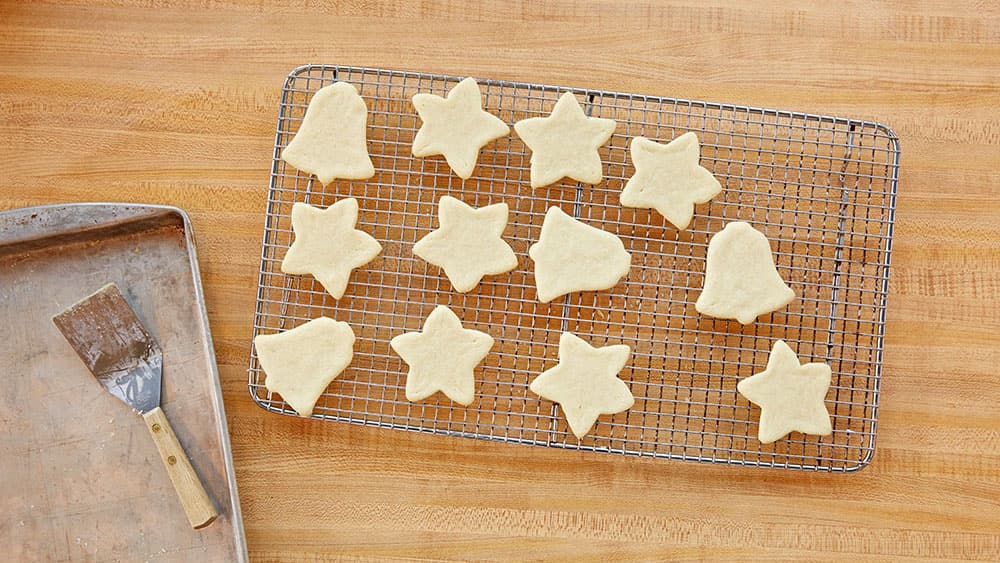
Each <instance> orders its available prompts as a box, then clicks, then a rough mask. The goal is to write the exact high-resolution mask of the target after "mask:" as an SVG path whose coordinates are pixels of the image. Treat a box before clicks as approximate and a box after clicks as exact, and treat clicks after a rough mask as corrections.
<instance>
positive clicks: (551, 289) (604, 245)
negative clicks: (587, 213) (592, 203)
mask: <svg viewBox="0 0 1000 563" xmlns="http://www.w3.org/2000/svg"><path fill="white" fill-rule="evenodd" d="M528 256H529V257H531V259H532V260H533V261H534V262H535V287H536V290H537V294H538V300H539V301H541V302H542V303H548V302H549V301H552V300H553V299H555V298H556V297H559V296H561V295H566V294H567V293H573V292H575V291H591V290H601V289H608V288H611V287H614V286H615V284H617V283H618V281H619V280H621V279H622V278H623V277H625V275H626V274H628V271H629V268H630V267H631V265H632V255H631V254H629V253H628V251H626V250H625V244H624V243H622V241H621V239H620V238H618V237H617V236H615V235H614V234H612V233H609V232H607V231H602V230H601V229H598V228H597V227H592V226H590V225H588V224H586V223H584V222H582V221H579V220H577V219H574V218H573V217H570V216H569V215H567V214H566V212H564V211H563V210H562V209H560V208H559V207H557V206H552V207H550V208H549V210H548V212H547V213H546V214H545V221H543V222H542V233H541V235H539V237H538V242H536V243H535V244H533V245H531V247H530V248H528Z"/></svg>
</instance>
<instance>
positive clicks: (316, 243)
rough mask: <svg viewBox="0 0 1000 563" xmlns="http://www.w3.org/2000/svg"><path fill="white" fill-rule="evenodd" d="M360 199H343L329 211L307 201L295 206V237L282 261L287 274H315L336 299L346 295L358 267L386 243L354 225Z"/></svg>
mask: <svg viewBox="0 0 1000 563" xmlns="http://www.w3.org/2000/svg"><path fill="white" fill-rule="evenodd" d="M357 222H358V200H356V199H354V198H353V197H352V198H347V199H342V200H340V201H338V202H337V203H335V204H333V205H331V206H330V207H329V208H327V209H326V210H320V209H318V208H316V207H313V206H311V205H308V204H305V203H296V204H295V205H293V206H292V231H293V232H294V233H295V240H294V241H293V242H292V246H291V248H289V249H288V252H287V253H285V259H284V260H282V261H281V271H282V272H284V273H286V274H312V276H313V277H315V278H316V279H317V280H318V281H319V283H321V284H323V287H324V288H326V291H327V292H329V294H330V295H332V296H333V297H334V298H335V299H340V298H341V297H343V296H344V290H345V289H347V281H348V279H349V278H350V276H351V271H352V270H354V268H358V267H361V266H364V265H365V264H367V263H369V262H371V261H372V260H373V259H374V258H375V257H376V256H378V254H379V252H382V245H380V244H379V243H378V241H377V240H375V239H374V238H372V236H371V235H369V234H368V233H366V232H364V231H359V230H357V229H355V228H354V225H355V224H356V223H357Z"/></svg>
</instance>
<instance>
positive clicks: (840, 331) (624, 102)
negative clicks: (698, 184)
mask: <svg viewBox="0 0 1000 563" xmlns="http://www.w3.org/2000/svg"><path fill="white" fill-rule="evenodd" d="M460 79H461V77H454V76H442V75H434V74H426V73H415V72H400V71H389V70H380V69H369V68H355V67H345V66H326V65H307V66H303V67H300V68H297V69H295V70H293V71H292V72H291V74H290V75H289V76H288V79H287V81H286V83H285V86H284V88H283V90H282V97H281V108H280V114H279V119H278V128H277V134H276V136H275V146H274V154H273V163H272V173H271V186H270V191H269V194H268V207H267V217H266V223H265V232H264V241H263V249H262V255H261V267H260V285H259V289H258V297H257V309H256V316H255V322H254V332H253V334H254V336H256V335H257V334H262V333H263V334H266V333H274V332H278V331H282V330H286V329H289V328H292V327H294V326H298V325H299V324H301V323H303V322H306V321H308V320H311V319H313V318H316V317H318V316H321V315H326V316H329V317H332V318H335V319H337V320H342V321H346V322H348V323H350V324H351V326H352V327H353V328H354V330H355V332H356V333H357V344H356V345H355V355H354V361H353V363H352V364H351V366H350V367H349V368H348V369H347V370H346V372H345V373H343V374H342V375H341V376H340V377H339V378H338V379H337V380H336V381H334V382H333V383H332V384H331V385H330V386H329V388H328V389H327V390H326V392H325V393H324V394H323V395H322V396H321V397H320V399H319V401H318V402H317V406H316V409H315V412H314V414H313V415H312V416H313V417H314V418H320V419H325V420H338V421H346V422H352V423H357V424H364V425H371V426H379V427H388V428H397V429H405V430H413V431H420V432H430V433H436V434H447V435H453V436H465V437H473V438H481V439H487V440H498V441H503V442H515V443H523V444H534V445H545V446H552V447H560V448H567V449H580V450H591V451H602V452H614V453H620V454H630V455H640V456H652V457H664V458H674V459H684V460H698V461H708V462H721V463H731V464H740V465H754V466H770V467H781V468H795V469H816V470H819V469H823V470H831V471H852V470H856V469H859V468H861V467H863V466H865V465H866V464H867V463H868V462H869V460H870V459H871V456H872V453H873V451H874V446H875V433H876V419H877V411H878V393H879V379H880V374H881V362H882V347H883V340H882V338H883V329H884V316H885V298H886V292H887V280H888V267H889V255H890V248H891V240H892V221H893V210H894V206H895V190H896V180H897V175H898V159H899V147H898V140H897V138H896V136H895V135H894V134H893V133H892V131H891V130H889V129H888V128H886V127H885V126H883V125H880V124H878V123H873V122H868V121H860V120H854V119H843V118H834V117H826V116H819V115H808V114H802V113H794V112H786V111H776V110H768V109H758V108H751V107H745V106H734V105H726V104H715V103H706V102H698V101H688V100H678V99H671V98H662V97H654V96H644V95H636V94H626V93H617V92H605V91H597V90H582V89H568V88H562V87H556V86H545V85H538V84H526V83H517V82H508V81H500V80H480V81H479V83H480V87H481V89H482V91H483V99H484V104H485V107H486V108H487V110H488V111H490V112H491V113H493V114H495V115H498V116H499V117H500V118H501V119H503V120H504V121H506V122H507V123H509V124H513V123H514V122H516V121H518V120H521V119H524V118H528V117H536V116H545V115H547V114H548V113H549V112H550V111H551V109H552V107H553V105H554V104H555V101H556V100H557V99H558V97H559V95H560V94H561V93H562V92H564V91H567V90H569V91H572V92H574V93H575V94H576V96H577V98H578V100H579V101H580V102H581V104H582V105H583V107H584V108H585V110H586V111H587V112H588V113H589V114H591V115H594V116H601V117H610V118H613V119H615V120H617V121H618V128H617V130H616V132H615V134H614V135H613V136H612V138H611V141H610V142H609V143H608V145H606V146H605V147H604V148H602V149H601V156H602V158H603V160H604V164H605V171H606V176H605V180H604V181H603V182H602V183H601V184H599V185H597V186H589V185H581V184H577V183H572V182H568V181H564V182H562V183H559V184H557V185H555V186H550V187H548V188H543V189H537V190H532V189H531V188H530V187H529V184H528V180H529V172H528V167H529V158H530V152H529V150H528V149H527V148H526V147H525V146H524V145H523V143H522V142H521V141H520V140H518V139H517V138H516V136H514V135H513V133H512V135H511V136H508V137H506V138H502V139H500V140H498V141H496V142H495V143H492V144H490V145H488V146H487V147H486V148H485V149H484V150H483V151H482V153H481V155H480V160H479V164H478V166H477V168H476V170H475V175H474V176H473V177H472V178H470V179H469V180H467V181H464V182H463V181H462V180H461V179H459V178H458V177H457V176H455V175H454V174H453V173H452V172H451V171H450V169H449V168H448V166H447V164H446V163H445V162H444V160H443V159H442V158H439V157H433V158H423V159H417V158H413V157H412V156H411V154H410V146H411V142H412V139H413V136H414V135H415V133H416V131H417V129H418V128H419V124H420V122H419V120H418V116H417V115H416V113H415V110H414V109H413V107H412V105H411V104H410V98H411V97H412V95H413V94H415V93H417V92H431V93H435V94H439V95H445V94H446V93H447V92H448V90H449V89H450V88H451V87H453V86H454V85H455V84H457V82H458V81H459V80H460ZM337 80H341V81H346V82H349V83H351V84H353V85H355V86H356V87H358V89H359V90H360V92H361V94H362V96H363V97H364V99H365V102H366V104H367V106H368V109H369V123H368V143H369V150H370V152H371V155H372V159H373V161H374V164H375V167H376V170H377V172H376V175H375V176H374V177H373V178H371V179H370V180H367V181H359V182H347V181H337V182H335V183H332V184H330V185H328V186H326V187H325V188H323V187H322V186H321V185H320V184H319V183H318V182H314V181H313V180H312V179H310V178H309V177H307V176H306V175H305V174H302V173H299V172H298V171H296V170H295V169H293V168H291V167H288V166H286V165H285V163H284V162H282V161H281V160H280V159H279V154H280V151H281V149H282V148H283V147H284V146H285V145H287V144H288V142H289V141H290V140H291V138H292V136H293V135H294V133H295V131H296V130H297V128H298V125H299V123H300V122H301V120H302V117H303V114H304V112H305V108H306V106H307V105H308V103H309V100H310V97H311V96H312V94H313V93H314V92H315V91H316V90H318V89H319V88H321V87H322V86H325V85H328V84H331V83H333V82H334V81H337ZM686 131H695V132H697V133H698V135H699V138H700V139H701V143H702V153H701V163H702V165H703V166H705V167H707V168H708V169H709V170H711V171H712V172H713V174H715V176H716V177H717V178H718V179H719V180H720V181H721V182H722V184H723V186H724V190H723V192H722V193H721V194H720V195H719V196H717V197H716V198H715V199H714V200H712V202H710V203H709V204H706V205H701V206H698V207H697V209H696V215H695V218H694V220H693V221H692V223H691V225H690V227H689V228H688V229H687V230H685V231H683V232H678V231H677V230H676V229H674V228H673V227H671V226H670V225H669V224H668V223H666V222H665V220H664V219H663V218H662V217H660V216H659V215H658V214H657V213H655V212H653V211H650V210H636V209H627V208H623V207H621V205H620V204H619V200H618V195H619V193H620V191H621V188H622V187H623V185H624V182H625V181H626V180H627V179H628V177H629V176H631V174H632V172H633V169H632V166H631V164H630V162H629V159H628V157H627V152H628V151H627V148H628V143H629V141H630V140H631V138H632V137H634V136H638V135H642V136H645V137H648V138H651V139H654V140H657V141H661V142H662V141H666V140H669V139H672V138H674V137H676V136H677V135H679V134H681V133H683V132H686ZM443 195H452V196H454V197H457V198H459V199H462V200H463V201H465V202H467V203H469V204H471V205H474V206H476V207H479V206H483V205H488V204H490V203H496V202H500V201H505V202H507V203H508V204H509V205H510V208H511V214H510V222H509V224H508V228H507V231H506V232H505V239H506V240H507V241H508V242H509V243H510V244H511V246H512V247H513V248H514V250H515V252H516V253H517V255H518V257H519V259H520V265H519V267H518V268H517V270H515V271H514V272H512V273H511V274H505V275H501V276H493V277H488V278H486V279H484V281H483V283H482V284H481V285H480V286H479V287H477V288H476V289H475V290H473V291H472V292H470V293H467V294H460V293H457V292H455V291H453V290H452V288H451V285H450V284H449V282H448V281H447V279H446V278H445V277H444V275H443V273H442V272H441V271H440V270H439V269H437V268H436V267H433V266H430V265H428V264H427V263H425V262H423V261H422V260H420V259H417V258H415V257H414V256H413V255H412V252H411V247H412V245H413V244H414V243H415V242H416V241H417V240H419V239H420V238H421V237H423V236H424V235H426V234H427V233H428V232H430V231H431V230H432V229H434V228H436V226H437V219H436V215H437V201H438V199H439V198H440V197H441V196H443ZM348 196H350V197H355V198H357V199H358V200H359V203H360V204H361V213H360V217H359V228H361V229H364V230H365V231H367V232H369V233H371V234H372V235H373V236H375V237H376V238H377V239H378V240H379V241H380V242H382V244H383V247H384V250H383V253H382V254H381V255H380V257H379V258H377V259H376V260H375V261H374V262H372V263H370V264H369V265H368V266H366V267H364V268H361V269H359V270H356V271H355V272H354V274H353V276H352V279H351V284H350V286H349V287H348V292H347V294H346V295H345V296H344V297H343V298H342V299H340V300H339V301H337V300H334V299H333V298H331V297H330V296H329V295H327V294H326V292H324V291H323V288H322V286H320V285H319V284H318V283H317V282H315V281H314V280H313V279H312V278H311V277H309V276H286V275H284V274H282V273H281V271H280V269H279V265H280V261H281V259H282V257H283V256H284V252H285V250H286V249H287V248H288V246H289V245H290V244H291V241H292V231H291V225H290V218H289V217H290V212H291V206H292V204H293V203H294V202H296V201H304V202H308V203H311V204H313V205H319V206H324V207H325V206H328V205H331V204H332V203H334V202H335V201H337V200H338V199H340V198H343V197H348ZM552 205H558V206H561V207H562V208H563V209H564V210H565V211H567V212H569V213H570V214H572V215H573V216H576V217H579V218H581V219H582V220H583V221H585V222H586V223H588V224H591V225H594V226H597V227H600V228H602V229H605V230H608V231H610V232H613V233H615V234H617V235H618V236H620V237H621V238H622V240H623V241H624V243H625V246H626V248H627V249H628V250H629V251H630V252H631V253H632V264H633V266H632V270H631V272H630V274H629V275H628V276H627V278H626V279H625V280H624V281H623V282H622V283H619V284H618V285H617V286H616V287H614V288H613V289H611V290H609V291H603V292H586V293H579V294H573V295H570V296H567V297H566V298H565V299H560V300H557V302H553V303H549V304H542V303H539V302H538V300H537V298H536V296H535V290H534V280H533V275H532V273H531V272H532V263H531V261H530V260H529V259H528V258H527V248H528V246H529V245H530V244H531V243H533V242H534V241H536V240H537V239H538V234H539V232H540V228H541V224H542V220H543V217H544V214H545V211H546V210H547V209H548V208H549V206H552ZM734 220H743V221H748V222H750V223H751V224H752V225H753V226H754V227H756V228H757V229H759V230H761V231H762V232H764V233H765V234H766V235H767V237H768V239H769V240H770V241H771V243H772V248H773V249H774V250H775V259H776V262H777V266H778V270H779V272H780V273H781V275H782V277H783V278H784V279H785V280H786V281H787V282H788V283H789V285H790V286H791V287H792V288H793V289H794V290H795V291H796V294H797V295H798V298H797V299H796V300H795V301H794V302H793V303H792V304H791V305H790V306H789V307H787V308H786V309H785V310H783V311H779V312H776V313H774V314H772V315H765V316H763V317H761V318H759V319H758V320H757V322H756V323H754V324H751V325H749V326H746V327H743V326H741V325H739V324H738V323H736V322H735V321H724V320H718V319H711V318H705V317H702V316H700V315H699V314H697V312H696V311H695V310H694V306H693V304H694V301H695V300H696V298H697V296H698V294H699V292H700V290H701V286H702V282H703V273H704V262H705V254H706V249H707V243H708V239H709V237H710V236H711V235H712V234H713V233H716V232H718V231H720V230H721V229H722V228H723V226H724V225H725V224H726V223H728V222H730V221H734ZM438 304H446V305H448V306H449V307H451V308H452V309H453V310H454V311H455V312H456V313H457V314H458V315H459V316H460V317H461V318H462V321H463V324H465V325H466V326H467V327H470V328H475V329H477V330H483V331H486V332H489V333H490V334H492V335H493V336H494V338H495V339H496V345H495V346H494V348H493V350H492V352H491V353H490V355H489V356H488V357H487V358H486V360H485V361H484V363H483V364H482V365H481V366H480V368H479V370H478V371H477V380H476V384H477V399H476V401H475V402H474V403H473V404H472V405H471V406H469V407H467V408H466V407H461V406H458V405H454V404H452V403H450V402H449V401H448V400H447V399H446V398H442V397H441V395H440V394H438V395H435V396H433V397H432V398H430V399H429V400H427V401H425V402H421V403H410V402H408V401H406V399H405V396H404V391H403V390H404V387H405V374H406V371H407V367H406V365H405V364H404V363H403V362H402V360H401V359H400V358H399V357H398V356H396V355H395V354H394V353H392V352H391V350H390V349H389V346H388V342H389V340H390V338H392V337H393V336H395V335H397V334H400V333H402V332H407V331H413V330H418V329H419V328H420V327H421V326H422V323H423V320H424V318H425V317H426V316H427V315H428V314H429V313H430V311H431V310H432V309H433V308H434V307H435V306H436V305H438ZM565 330H569V331H572V332H574V333H576V334H578V335H580V336H582V337H584V338H585V339H587V340H589V341H591V342H592V343H593V344H594V345H596V346H602V345H607V344H615V343H625V344H628V345H629V346H631V348H632V350H633V355H632V360H631V363H630V365H629V366H628V367H626V368H625V370H623V372H622V373H621V374H620V377H621V378H622V379H623V380H625V381H626V382H627V383H628V384H629V387H630V388H631V390H632V392H633V394H634V395H635V397H636V403H635V405H634V406H633V408H632V409H630V410H629V411H627V412H625V413H621V414H618V415H614V416H610V417H601V419H600V420H599V421H598V423H597V424H596V425H595V426H594V429H593V430H592V432H591V433H590V434H589V435H588V436H586V437H585V438H584V439H583V440H577V439H576V438H575V437H574V436H573V435H572V434H570V433H569V432H568V428H567V427H566V424H565V421H564V420H563V418H562V417H561V415H560V413H559V409H558V407H557V406H555V405H553V404H551V403H549V402H547V401H544V400H541V399H539V398H537V397H536V396H534V395H533V394H532V393H530V392H529V391H528V383H529V382H530V381H531V380H532V379H533V378H534V377H535V376H536V375H537V374H539V373H541V372H542V371H543V370H545V369H547V368H548V367H551V366H552V365H554V364H555V362H556V358H557V351H558V340H559V334H560V333H561V332H563V331H565ZM778 338H781V339H784V340H785V341H786V342H788V343H789V344H790V345H791V346H792V347H793V348H794V349H796V351H797V352H798V354H799V356H800V358H802V359H804V360H810V361H823V362H826V363H828V364H829V365H830V366H831V367H832V369H833V385H832V387H831V390H830V392H829V394H828V395H827V401H826V402H827V407H828V409H829V411H830V413H831V415H832V421H833V434H832V435H831V436H828V437H816V436H804V435H801V434H798V433H793V434H792V435H791V436H789V437H788V438H786V439H784V440H780V441H778V442H776V443H774V444H770V445H762V444H760V443H759V442H758V441H757V439H756V433H757V425H756V420H757V417H758V414H759V411H758V410H757V409H756V407H752V406H751V405H750V404H749V403H748V402H747V401H746V400H744V399H743V398H742V397H740V396H739V395H738V394H737V392H736V383H737V381H739V380H740V379H741V378H743V377H747V376H749V375H752V374H753V373H755V372H758V371H761V370H762V369H763V368H764V366H765V364H766V362H767V357H768V353H769V351H770V348H771V346H772V345H773V343H774V341H775V340H776V339H778ZM263 381H264V374H263V372H262V371H261V369H260V365H259V363H258V362H257V358H256V353H255V351H253V350H251V357H250V368H249V388H250V393H251V395H252V396H253V398H254V400H255V401H256V402H257V403H258V404H259V405H260V406H262V407H263V408H265V409H267V410H269V411H272V412H278V413H283V414H289V415H294V414H295V413H294V411H293V410H292V409H291V408H290V407H289V406H288V405H287V404H286V403H285V402H284V401H283V400H282V399H281V398H280V397H279V396H278V395H272V394H271V393H269V392H268V391H267V389H266V388H264V386H263Z"/></svg>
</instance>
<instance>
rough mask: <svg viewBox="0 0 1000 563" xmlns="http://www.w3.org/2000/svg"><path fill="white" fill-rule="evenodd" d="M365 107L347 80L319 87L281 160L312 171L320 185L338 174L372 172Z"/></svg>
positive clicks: (353, 177) (365, 174) (356, 177)
mask: <svg viewBox="0 0 1000 563" xmlns="http://www.w3.org/2000/svg"><path fill="white" fill-rule="evenodd" d="M367 124H368V107H367V106H365V101H364V100H363V99H362V98H361V96H360V95H358V91H357V90H356V89H355V88H354V86H351V85H350V84H348V83H346V82H336V83H334V84H331V85H329V86H324V87H323V88H320V89H319V91H317V92H316V94H314V95H313V97H312V100H310V101H309V106H308V107H307V108H306V114H305V116H304V117H303V118H302V124H301V125H299V130H298V132H297V133H295V137H294V138H293V139H292V141H291V142H290V143H288V146H287V147H285V149H284V150H282V151H281V160H284V161H285V162H287V163H288V164H291V165H292V166H294V167H295V168H298V169H299V170H301V171H303V172H308V173H310V174H315V175H316V177H317V178H319V181H320V182H322V183H323V185H324V186H325V185H327V184H329V183H330V182H332V181H334V180H335V179H337V178H344V179H347V180H364V179H365V178H371V177H372V176H374V175H375V167H374V166H372V159H371V158H370V157H369V156H368V139H367Z"/></svg>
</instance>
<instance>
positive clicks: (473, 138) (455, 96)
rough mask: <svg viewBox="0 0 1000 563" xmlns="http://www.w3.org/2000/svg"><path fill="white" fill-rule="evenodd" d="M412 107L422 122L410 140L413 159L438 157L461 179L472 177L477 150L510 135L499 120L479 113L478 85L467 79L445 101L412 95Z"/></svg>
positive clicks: (479, 95)
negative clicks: (446, 162) (414, 157)
mask: <svg viewBox="0 0 1000 563" xmlns="http://www.w3.org/2000/svg"><path fill="white" fill-rule="evenodd" d="M413 107H415V108H417V113H418V114H419V115H420V119H422V120H423V125H421V126H420V130H419V131H417V136H416V137H414V139H413V156H416V157H424V156H431V155H435V154H440V155H442V156H444V158H445V160H446V161H448V166H450V167H451V169H452V170H454V171H455V174H458V177H459V178H462V179H463V180H466V179H468V178H469V177H470V176H472V171H473V170H474V169H475V168H476V161H477V160H479V151H480V150H481V149H482V148H483V147H484V146H486V144H487V143H489V142H490V141H493V140H496V139H499V138H500V137H503V136H504V135H507V134H508V133H510V127H507V124H506V123H504V122H503V120H501V119H500V118H499V117H496V116H495V115H493V114H490V113H488V112H486V111H485V110H483V97H482V93H481V92H480V91H479V84H477V83H476V81H475V79H473V78H471V77H470V78H466V79H465V80H463V81H461V82H459V83H458V85H457V86H455V87H454V88H452V89H451V91H450V92H448V97H447V98H442V97H441V96H436V95H434V94H415V95H414V96H413Z"/></svg>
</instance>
